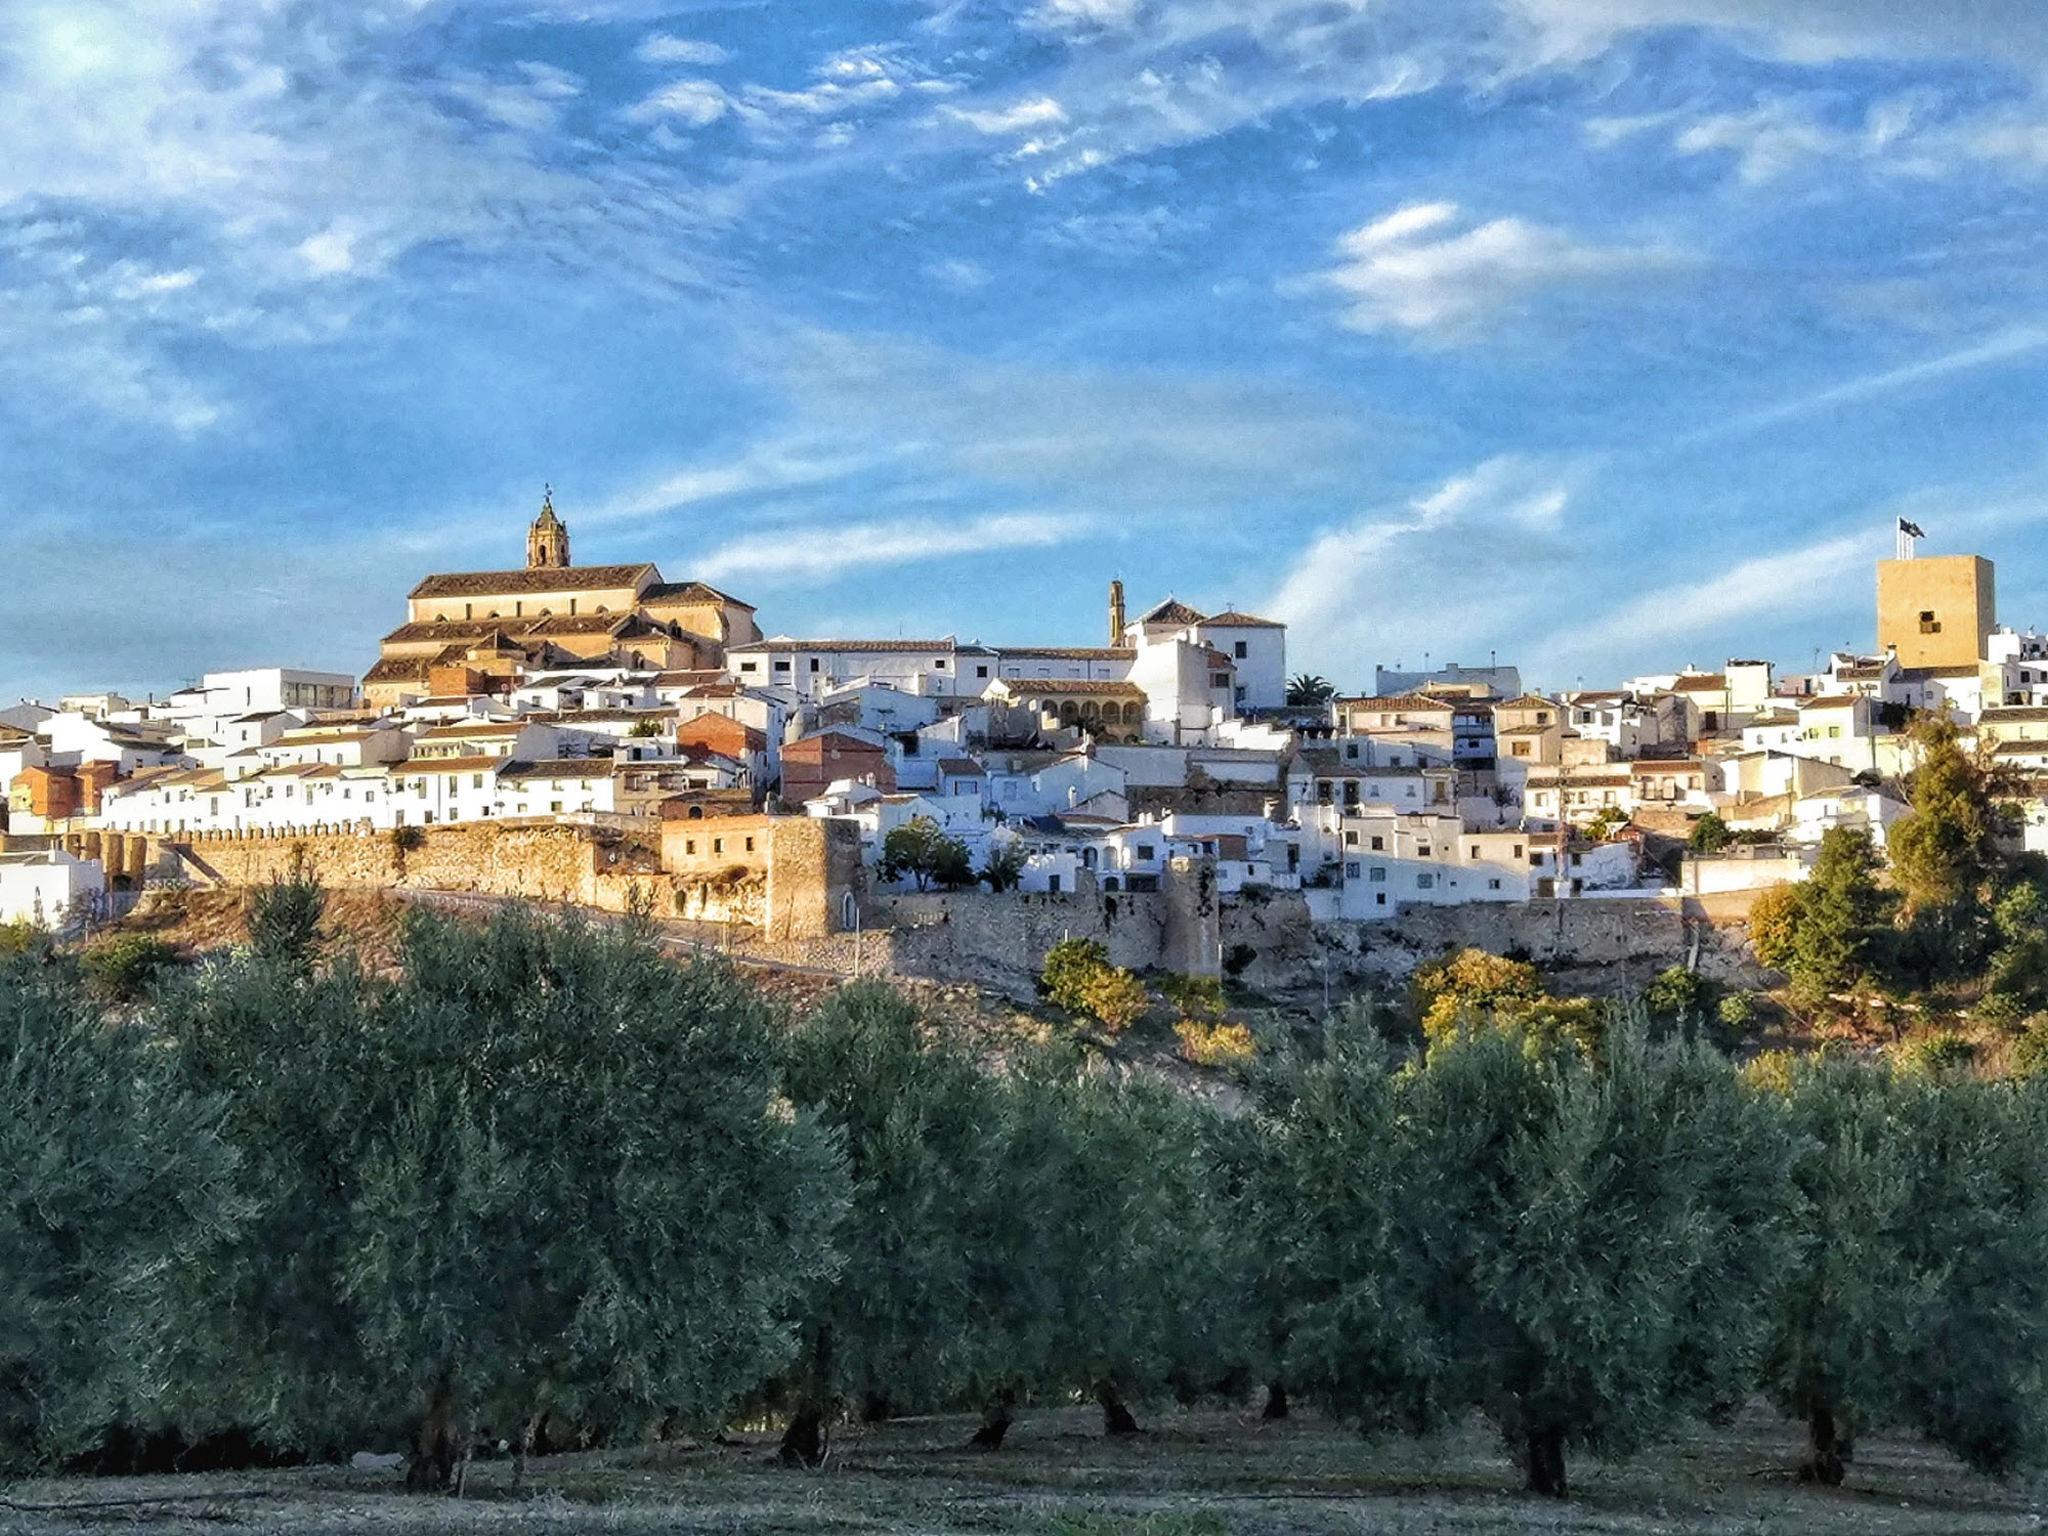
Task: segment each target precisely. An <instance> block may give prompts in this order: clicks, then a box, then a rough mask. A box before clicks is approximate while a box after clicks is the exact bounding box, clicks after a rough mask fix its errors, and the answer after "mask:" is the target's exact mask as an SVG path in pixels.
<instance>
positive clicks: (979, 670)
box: [974, 662, 988, 677]
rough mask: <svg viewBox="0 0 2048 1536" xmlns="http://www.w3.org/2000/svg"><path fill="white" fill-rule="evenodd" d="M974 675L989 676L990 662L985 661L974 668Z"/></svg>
mask: <svg viewBox="0 0 2048 1536" xmlns="http://www.w3.org/2000/svg"><path fill="white" fill-rule="evenodd" d="M974 675H975V676H976V677H987V676H988V663H987V662H983V663H981V665H979V666H977V667H976V668H975V669H974Z"/></svg>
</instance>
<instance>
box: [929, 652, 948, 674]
mask: <svg viewBox="0 0 2048 1536" xmlns="http://www.w3.org/2000/svg"><path fill="white" fill-rule="evenodd" d="M932 670H933V671H934V672H943V671H945V670H946V658H945V657H943V656H934V657H933V658H932Z"/></svg>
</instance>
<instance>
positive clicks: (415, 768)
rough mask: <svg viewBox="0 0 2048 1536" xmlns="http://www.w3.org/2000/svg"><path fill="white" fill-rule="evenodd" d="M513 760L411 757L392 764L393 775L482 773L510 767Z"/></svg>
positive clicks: (501, 758) (498, 758) (497, 758)
mask: <svg viewBox="0 0 2048 1536" xmlns="http://www.w3.org/2000/svg"><path fill="white" fill-rule="evenodd" d="M510 762H511V760H510V759H509V758H503V757H409V758H407V759H406V760H405V761H404V762H402V763H393V764H392V765H391V770H390V771H391V774H392V777H394V778H396V777H397V776H398V775H400V774H422V773H481V772H484V771H486V770H488V771H490V772H493V773H495V772H497V771H499V770H500V769H503V768H505V767H508V766H509V765H510Z"/></svg>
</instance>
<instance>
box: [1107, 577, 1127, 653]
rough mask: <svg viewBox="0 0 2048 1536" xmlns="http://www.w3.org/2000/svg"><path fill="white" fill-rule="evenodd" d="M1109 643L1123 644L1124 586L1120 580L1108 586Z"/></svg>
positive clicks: (1114, 644) (1113, 644)
mask: <svg viewBox="0 0 2048 1536" xmlns="http://www.w3.org/2000/svg"><path fill="white" fill-rule="evenodd" d="M1109 643H1110V644H1111V645H1112V646H1117V645H1122V644H1123V643H1124V584H1123V582H1122V581H1120V580H1117V581H1112V582H1110V584H1109Z"/></svg>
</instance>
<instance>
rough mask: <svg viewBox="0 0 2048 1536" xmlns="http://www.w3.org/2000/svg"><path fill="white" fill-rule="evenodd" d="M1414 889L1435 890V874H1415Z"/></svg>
mask: <svg viewBox="0 0 2048 1536" xmlns="http://www.w3.org/2000/svg"><path fill="white" fill-rule="evenodd" d="M1415 889H1417V890H1418V891H1433V890H1435V889H1436V876H1435V875H1417V876H1416V877H1415Z"/></svg>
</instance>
